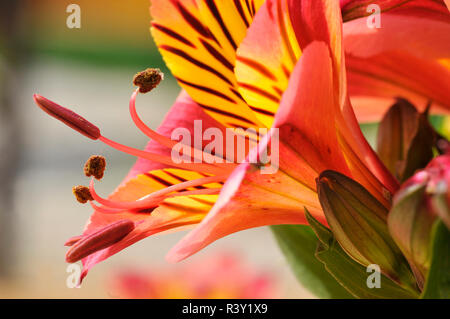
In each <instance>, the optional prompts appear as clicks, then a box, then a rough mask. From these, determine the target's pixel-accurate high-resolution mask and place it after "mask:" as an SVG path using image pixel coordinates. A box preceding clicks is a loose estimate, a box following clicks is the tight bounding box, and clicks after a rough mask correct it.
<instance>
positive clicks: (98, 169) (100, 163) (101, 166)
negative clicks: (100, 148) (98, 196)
mask: <svg viewBox="0 0 450 319" xmlns="http://www.w3.org/2000/svg"><path fill="white" fill-rule="evenodd" d="M105 168H106V160H105V158H104V157H103V156H101V155H92V156H91V157H89V159H88V160H87V161H86V164H84V174H85V175H86V176H87V177H89V176H94V177H95V178H96V179H101V178H102V177H103V174H104V172H105Z"/></svg>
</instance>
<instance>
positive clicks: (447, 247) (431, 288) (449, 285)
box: [421, 221, 450, 299]
mask: <svg viewBox="0 0 450 319" xmlns="http://www.w3.org/2000/svg"><path fill="white" fill-rule="evenodd" d="M432 238H433V240H432V244H431V245H432V247H431V251H432V252H431V266H430V270H429V272H428V278H427V281H426V283H425V288H424V290H423V292H422V296H421V298H424V299H438V298H439V299H449V298H450V231H449V230H448V229H447V228H446V226H445V225H444V223H443V222H442V221H438V222H436V224H435V225H434V226H433V234H432Z"/></svg>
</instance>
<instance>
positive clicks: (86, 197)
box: [72, 185, 94, 204]
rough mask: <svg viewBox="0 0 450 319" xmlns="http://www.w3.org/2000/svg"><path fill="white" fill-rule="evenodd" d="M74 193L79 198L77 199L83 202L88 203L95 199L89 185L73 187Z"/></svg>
mask: <svg viewBox="0 0 450 319" xmlns="http://www.w3.org/2000/svg"><path fill="white" fill-rule="evenodd" d="M72 193H73V194H74V195H75V197H76V198H77V201H78V202H80V203H81V204H86V203H87V202H88V201H90V200H94V198H92V195H91V192H90V191H89V187H86V186H82V185H78V186H74V187H73V188H72Z"/></svg>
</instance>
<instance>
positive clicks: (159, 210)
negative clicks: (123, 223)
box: [82, 168, 222, 277]
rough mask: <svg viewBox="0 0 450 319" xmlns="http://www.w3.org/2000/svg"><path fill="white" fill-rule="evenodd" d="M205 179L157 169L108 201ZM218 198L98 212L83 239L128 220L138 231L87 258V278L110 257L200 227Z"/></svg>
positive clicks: (177, 199)
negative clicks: (145, 241) (173, 232)
mask: <svg viewBox="0 0 450 319" xmlns="http://www.w3.org/2000/svg"><path fill="white" fill-rule="evenodd" d="M202 177H205V175H202V174H200V173H197V172H191V171H186V170H182V169H172V168H169V169H162V170H154V171H150V172H148V173H146V174H140V175H137V176H136V177H135V178H132V179H130V180H128V182H126V183H125V184H124V185H123V186H121V187H119V188H118V189H117V190H116V191H115V192H114V193H113V194H112V195H111V196H109V197H108V199H109V200H112V201H119V202H131V201H136V200H138V199H140V198H142V197H144V196H146V195H148V194H151V193H153V192H155V191H158V190H161V189H164V188H166V187H169V186H172V185H176V184H178V183H180V182H184V181H188V180H195V179H198V178H202ZM221 186H222V184H220V183H209V184H205V185H201V186H196V187H189V188H186V191H192V190H195V189H202V188H218V187H221ZM217 196H218V195H191V196H179V197H173V198H167V199H165V200H164V201H163V202H162V203H161V204H160V205H159V206H157V207H148V208H144V209H140V210H138V211H136V210H124V211H121V212H117V213H104V212H102V211H101V210H99V211H95V212H94V213H93V214H92V215H91V217H90V219H89V222H88V224H87V225H86V229H85V231H84V233H83V236H87V235H89V234H91V233H93V232H95V231H96V230H98V229H101V228H103V227H105V226H107V225H110V224H112V223H114V222H116V221H118V220H124V219H125V220H131V221H133V222H135V225H136V228H135V229H134V230H133V231H132V232H131V233H129V234H128V235H127V236H126V237H124V238H123V239H122V240H120V241H119V242H117V243H115V244H113V245H111V246H109V247H108V248H105V249H102V250H99V251H97V252H95V253H93V254H91V255H89V256H87V257H85V258H83V259H82V262H83V266H84V269H83V273H82V277H85V276H86V274H87V272H88V271H89V269H90V268H92V267H93V266H94V265H95V264H97V263H99V262H101V261H103V260H105V259H107V258H109V257H110V256H112V255H114V254H116V253H118V252H119V251H121V250H122V249H124V248H126V247H128V246H130V245H132V244H134V243H135V242H137V241H139V240H142V239H144V238H146V237H148V236H151V235H154V234H156V233H161V232H167V231H171V230H181V229H184V228H185V227H188V226H191V225H195V224H198V223H199V222H200V221H201V220H202V219H203V218H204V216H205V215H206V214H207V213H208V211H209V210H210V209H211V207H212V206H213V205H214V203H215V201H216V200H217Z"/></svg>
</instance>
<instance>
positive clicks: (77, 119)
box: [33, 94, 100, 140]
mask: <svg viewBox="0 0 450 319" xmlns="http://www.w3.org/2000/svg"><path fill="white" fill-rule="evenodd" d="M33 97H34V101H35V102H36V104H37V106H39V107H40V108H41V109H42V110H43V111H44V112H46V113H47V114H49V115H50V116H53V117H54V118H56V119H58V120H60V121H61V122H63V123H64V124H66V125H67V126H69V127H71V128H73V129H74V130H75V131H78V132H79V133H81V134H83V135H84V136H86V137H89V138H90V139H93V140H97V139H98V138H99V137H100V129H99V128H98V127H97V126H95V125H94V124H92V123H91V122H89V121H87V120H86V119H85V118H83V117H81V116H80V115H78V114H76V113H74V112H72V111H71V110H69V109H66V108H65V107H62V106H61V105H59V104H56V103H55V102H52V101H50V100H48V99H46V98H45V97H43V96H40V95H38V94H35V95H34V96H33Z"/></svg>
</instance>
